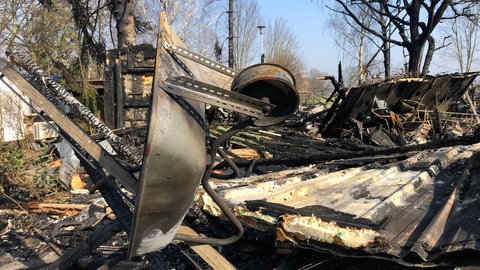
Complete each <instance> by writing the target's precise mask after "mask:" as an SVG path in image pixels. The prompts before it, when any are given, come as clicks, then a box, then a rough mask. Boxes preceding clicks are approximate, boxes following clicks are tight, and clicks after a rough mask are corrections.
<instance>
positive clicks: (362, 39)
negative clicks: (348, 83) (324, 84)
mask: <svg viewBox="0 0 480 270" xmlns="http://www.w3.org/2000/svg"><path fill="white" fill-rule="evenodd" d="M361 8H363V7H360V6H358V7H356V10H355V11H354V12H355V13H356V14H357V17H358V18H359V20H360V21H361V22H362V24H364V25H366V26H369V27H371V26H372V24H373V23H374V20H373V19H372V17H371V16H370V14H369V13H368V9H361ZM352 10H353V8H352ZM328 25H329V26H330V28H331V30H332V32H333V38H334V40H335V43H336V44H337V46H338V47H339V48H341V49H342V51H343V52H344V54H345V55H347V56H348V57H349V58H351V59H353V60H354V61H355V62H356V65H357V68H358V77H357V82H358V84H359V85H360V84H362V83H363V82H364V80H365V78H366V76H367V73H368V67H367V65H366V64H367V63H368V62H369V58H370V57H371V56H372V53H370V51H371V49H372V43H373V40H372V37H371V34H370V33H367V31H366V30H365V29H363V28H361V27H360V26H358V25H357V24H356V23H355V22H354V21H353V20H352V19H351V18H350V17H349V16H347V15H345V14H341V13H333V14H332V17H331V18H330V20H329V23H328Z"/></svg>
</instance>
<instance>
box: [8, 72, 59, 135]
mask: <svg viewBox="0 0 480 270" xmlns="http://www.w3.org/2000/svg"><path fill="white" fill-rule="evenodd" d="M6 81H8V80H6ZM10 86H12V87H13V88H14V89H16V88H15V86H13V85H12V84H10ZM23 99H24V100H28V99H27V98H26V97H24V98H23ZM29 134H32V135H33V139H34V140H35V141H43V140H47V139H52V138H56V137H57V136H58V135H57V134H56V132H55V131H54V130H53V129H52V128H51V127H50V125H48V124H47V123H46V122H44V121H43V120H42V119H41V118H40V117H38V115H37V114H36V113H35V111H34V110H33V109H32V108H31V107H30V106H29V105H28V104H26V103H25V102H24V101H23V100H22V99H21V98H19V97H18V96H17V95H16V94H15V93H14V92H13V91H12V90H11V88H10V87H9V86H8V85H6V84H4V83H3V82H0V142H11V141H17V140H22V139H24V138H25V137H26V136H27V135H29Z"/></svg>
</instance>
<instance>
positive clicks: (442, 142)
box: [217, 135, 480, 168]
mask: <svg viewBox="0 0 480 270" xmlns="http://www.w3.org/2000/svg"><path fill="white" fill-rule="evenodd" d="M479 142H480V136H478V135H473V136H462V137H457V138H451V139H439V140H435V141H431V142H428V143H425V144H420V145H407V146H399V147H392V148H385V149H367V150H364V151H355V152H354V151H352V152H346V153H338V154H337V153H325V154H316V155H310V156H305V157H300V158H290V157H288V158H273V159H265V160H258V161H257V162H256V163H257V165H286V166H302V165H309V164H318V163H322V162H325V161H330V160H339V159H350V158H358V157H367V156H377V155H393V154H402V153H408V152H415V151H423V150H427V149H436V148H442V147H450V146H457V145H472V144H476V143H479ZM233 161H234V162H235V164H237V166H238V167H247V166H249V165H250V161H244V160H235V159H234V160H233ZM225 166H226V164H225V163H224V162H222V163H220V164H218V165H217V168H219V167H225Z"/></svg>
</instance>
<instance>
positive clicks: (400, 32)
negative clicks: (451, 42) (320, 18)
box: [331, 0, 476, 77]
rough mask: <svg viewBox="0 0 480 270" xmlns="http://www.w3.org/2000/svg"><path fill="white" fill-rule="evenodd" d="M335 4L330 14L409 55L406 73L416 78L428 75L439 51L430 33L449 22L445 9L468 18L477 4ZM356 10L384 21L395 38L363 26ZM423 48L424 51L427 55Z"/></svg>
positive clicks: (366, 0)
mask: <svg viewBox="0 0 480 270" xmlns="http://www.w3.org/2000/svg"><path fill="white" fill-rule="evenodd" d="M335 2H336V3H338V4H339V7H340V8H338V9H335V8H331V9H332V10H334V11H336V12H338V13H341V14H344V15H346V16H349V17H350V18H352V19H353V21H354V22H355V23H356V24H357V25H358V26H360V27H361V28H362V29H364V30H366V31H367V32H369V33H371V34H373V35H375V36H377V37H378V38H380V39H382V40H383V41H384V42H389V43H391V44H395V45H398V46H400V47H402V48H405V49H406V50H407V51H408V73H409V74H410V75H411V76H415V77H418V76H425V75H427V73H428V71H429V67H430V63H431V61H432V57H433V53H434V52H435V50H437V49H438V48H440V47H442V45H441V46H437V45H436V43H435V39H434V37H433V35H432V33H433V31H434V30H435V28H436V27H437V25H438V24H439V23H440V22H441V21H442V20H443V19H450V18H452V17H450V16H449V17H446V16H445V15H446V11H447V9H449V8H450V10H451V11H452V13H453V14H454V16H469V15H470V13H469V8H470V7H471V6H472V5H474V4H475V2H476V1H453V0H436V1H422V0H413V1H386V0H375V1H370V0H350V1H341V0H335ZM357 6H359V7H362V8H367V9H368V10H369V12H371V14H372V16H374V17H377V18H380V17H383V20H388V21H389V22H391V24H392V25H393V26H394V28H393V29H394V30H395V33H396V35H391V36H386V35H385V33H384V32H383V33H382V31H379V30H378V27H377V28H374V27H370V26H368V25H365V24H364V23H362V21H361V19H360V18H359V17H358V16H357V14H356V13H355V12H354V9H353V7H357ZM396 37H398V38H396ZM427 45H428V46H427ZM425 47H427V50H426V52H425Z"/></svg>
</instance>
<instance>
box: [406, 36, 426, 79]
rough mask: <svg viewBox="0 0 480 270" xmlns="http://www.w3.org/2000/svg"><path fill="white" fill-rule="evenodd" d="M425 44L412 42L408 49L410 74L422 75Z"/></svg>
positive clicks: (414, 75) (413, 75) (412, 75)
mask: <svg viewBox="0 0 480 270" xmlns="http://www.w3.org/2000/svg"><path fill="white" fill-rule="evenodd" d="M424 46H425V43H424V44H419V43H417V44H415V43H414V44H410V45H409V46H407V50H408V54H409V56H408V75H409V76H411V77H420V70H421V65H422V59H423V48H424Z"/></svg>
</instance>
